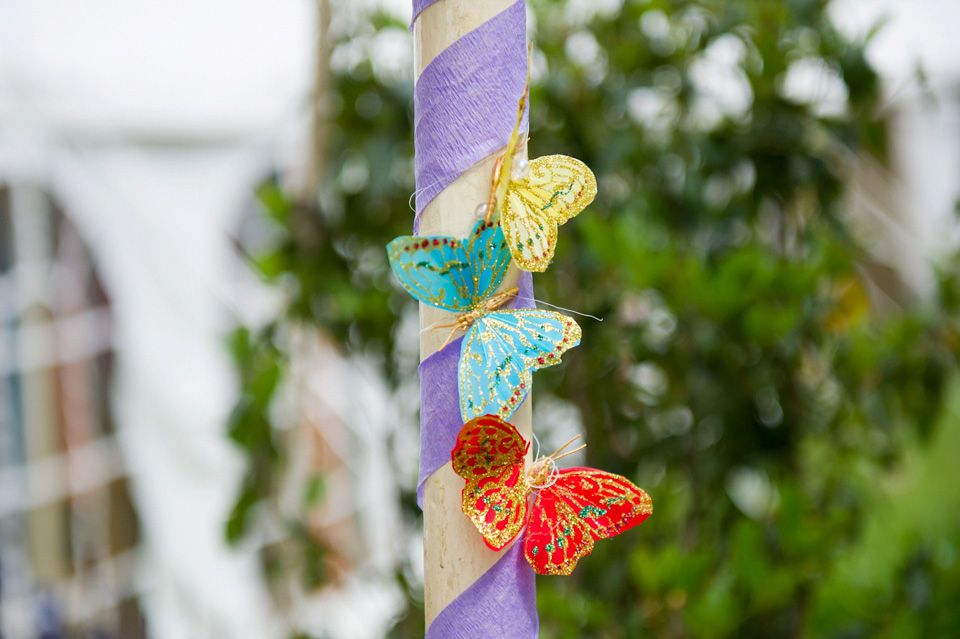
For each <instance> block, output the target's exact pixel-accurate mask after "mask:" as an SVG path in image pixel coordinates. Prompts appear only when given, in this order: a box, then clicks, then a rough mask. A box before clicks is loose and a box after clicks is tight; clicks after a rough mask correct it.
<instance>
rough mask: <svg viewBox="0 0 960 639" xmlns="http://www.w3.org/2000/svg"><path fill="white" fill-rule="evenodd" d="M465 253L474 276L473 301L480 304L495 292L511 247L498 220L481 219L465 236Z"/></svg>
mask: <svg viewBox="0 0 960 639" xmlns="http://www.w3.org/2000/svg"><path fill="white" fill-rule="evenodd" d="M467 242H468V243H467V257H468V260H469V264H470V272H471V274H472V276H473V278H474V280H473V281H472V282H471V287H472V288H473V305H476V304H479V303H480V302H482V301H483V300H485V299H487V298H488V297H490V296H491V295H493V294H494V292H496V290H497V287H498V286H500V282H502V281H503V276H504V275H506V273H507V268H509V266H510V249H508V248H507V241H506V239H504V237H503V229H501V228H500V224H499V223H498V221H497V220H493V221H491V222H484V221H483V220H480V221H479V222H477V224H476V226H474V227H473V231H471V233H470V237H469V238H468V240H467Z"/></svg>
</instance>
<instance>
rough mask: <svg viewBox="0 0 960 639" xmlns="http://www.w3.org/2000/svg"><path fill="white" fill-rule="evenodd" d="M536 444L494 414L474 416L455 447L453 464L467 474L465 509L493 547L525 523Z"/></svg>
mask: <svg viewBox="0 0 960 639" xmlns="http://www.w3.org/2000/svg"><path fill="white" fill-rule="evenodd" d="M529 446H530V444H529V443H528V442H525V441H524V440H523V438H522V437H521V436H520V433H518V432H517V429H516V428H514V427H513V426H511V425H510V424H507V423H506V422H504V421H502V420H500V419H499V418H497V417H494V416H493V415H483V416H481V417H477V418H474V419H471V420H470V421H469V422H467V423H466V424H464V425H463V428H462V429H460V434H459V435H457V443H456V445H455V446H454V448H453V451H452V453H451V457H452V459H453V470H454V471H455V472H456V473H457V474H458V475H460V476H461V477H463V478H464V479H465V480H466V482H467V483H466V485H465V486H464V487H463V493H462V495H461V499H462V507H463V512H464V514H465V515H466V516H467V517H469V518H470V521H472V522H473V525H474V526H476V527H477V530H479V531H480V534H481V535H483V540H484V541H485V542H486V544H487V546H488V547H489V548H491V549H492V550H500V549H501V548H503V547H504V546H506V545H507V544H508V543H509V542H510V540H511V539H513V538H514V537H516V535H517V533H518V532H519V531H520V529H521V528H522V527H523V522H524V519H525V517H526V512H527V491H528V488H527V482H526V480H525V479H524V475H523V460H524V456H525V455H526V454H527V449H528V448H529Z"/></svg>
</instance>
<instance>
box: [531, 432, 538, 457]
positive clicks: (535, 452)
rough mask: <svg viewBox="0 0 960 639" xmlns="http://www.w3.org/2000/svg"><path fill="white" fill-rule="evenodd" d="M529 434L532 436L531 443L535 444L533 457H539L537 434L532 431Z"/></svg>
mask: <svg viewBox="0 0 960 639" xmlns="http://www.w3.org/2000/svg"><path fill="white" fill-rule="evenodd" d="M530 436H531V437H533V443H534V444H535V445H536V449H535V450H534V451H533V458H534V459H539V458H540V440H539V439H538V438H537V434H536V433H534V432H532V431H531V432H530Z"/></svg>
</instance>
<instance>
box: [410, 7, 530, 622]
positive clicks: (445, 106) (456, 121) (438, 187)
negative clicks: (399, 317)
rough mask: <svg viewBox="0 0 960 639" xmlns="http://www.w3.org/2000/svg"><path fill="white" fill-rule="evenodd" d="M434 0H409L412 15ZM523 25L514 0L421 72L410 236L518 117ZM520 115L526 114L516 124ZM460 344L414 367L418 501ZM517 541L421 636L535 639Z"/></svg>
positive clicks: (436, 464) (523, 297) (525, 281)
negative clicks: (445, 191) (444, 193)
mask: <svg viewBox="0 0 960 639" xmlns="http://www.w3.org/2000/svg"><path fill="white" fill-rule="evenodd" d="M436 1H437V0H413V19H414V20H416V19H417V16H418V15H419V14H420V12H421V11H423V9H424V8H426V7H428V6H429V5H431V4H433V3H434V2H436ZM468 1H469V0H468ZM411 27H412V22H411ZM526 31H527V15H526V2H525V0H517V2H515V3H514V4H513V5H512V6H510V7H509V8H507V9H506V10H504V11H503V12H501V13H500V14H499V15H497V16H494V17H493V18H492V19H490V20H488V21H487V22H485V23H484V24H482V25H480V26H479V27H477V28H476V29H474V30H473V31H471V32H470V33H468V34H466V35H465V36H463V37H461V38H460V39H459V40H457V41H456V42H454V43H453V44H452V45H450V46H449V47H447V48H446V49H444V50H443V51H442V52H441V53H440V54H439V55H438V56H437V57H436V58H435V59H434V60H433V61H432V62H431V63H430V64H428V65H427V67H426V68H425V69H424V70H423V73H422V74H421V75H420V78H419V80H418V81H417V85H416V87H415V88H414V110H415V111H414V113H415V116H414V117H415V120H414V141H415V144H416V150H417V151H416V153H417V154H416V158H415V168H416V176H417V206H416V210H417V215H416V217H415V218H414V221H413V230H414V233H416V232H417V230H418V228H419V221H420V213H421V212H422V211H423V208H424V207H425V206H426V205H427V204H428V203H429V202H430V201H431V200H433V198H434V197H436V196H437V194H438V193H440V191H442V190H443V189H444V188H446V187H447V186H448V185H449V184H450V183H451V182H453V180H455V179H456V178H457V177H459V176H460V175H461V174H462V173H463V172H464V171H466V170H467V169H469V168H470V167H472V166H473V165H474V164H476V163H477V162H479V161H480V160H482V159H483V158H485V157H486V156H488V155H490V154H491V153H494V152H495V151H497V150H499V149H500V148H502V147H504V146H505V145H506V144H507V141H508V139H509V137H510V133H511V131H512V130H513V126H514V124H515V122H516V117H517V116H516V110H515V108H514V107H515V105H516V104H517V100H518V99H519V97H520V92H521V91H523V87H524V84H525V82H526V70H527V67H526V64H527V58H526V52H527V46H526V42H527V34H526ZM528 110H529V109H528ZM527 121H528V114H527V113H524V115H523V119H522V121H521V128H522V129H523V130H526V129H527ZM517 285H518V287H519V289H520V290H519V292H518V293H517V297H516V299H515V300H514V302H513V307H514V308H533V307H534V302H533V277H532V275H531V274H530V273H521V275H520V278H519V281H518V282H517ZM461 342H462V338H461V339H460V340H457V342H454V343H451V344H449V345H448V346H447V347H446V348H444V349H441V350H440V351H439V352H437V353H434V354H433V355H431V356H430V357H428V358H427V359H425V360H424V361H423V362H422V363H421V364H420V368H419V373H420V388H421V393H420V395H421V398H420V404H421V406H420V476H419V478H418V482H417V503H418V504H419V505H420V506H421V508H422V507H423V487H424V482H426V480H427V478H428V477H429V476H430V475H432V474H433V473H434V472H435V471H436V470H437V469H438V468H440V467H441V466H443V465H444V464H446V463H447V462H448V461H450V451H451V450H453V446H454V444H455V443H456V438H457V434H458V433H459V432H460V429H461V428H462V427H463V423H462V421H461V418H460V401H459V395H458V392H459V391H458V388H457V368H458V364H459V360H460V343H461ZM424 389H426V391H427V392H424ZM522 546H523V536H522V535H521V536H520V538H519V539H518V540H517V542H515V543H514V544H513V546H512V547H510V548H509V549H508V550H507V551H506V552H505V553H504V555H503V556H502V557H501V558H500V559H499V560H498V561H497V563H495V564H494V565H493V566H492V567H491V568H490V570H488V571H487V572H485V573H484V574H483V575H481V576H480V578H479V579H478V580H477V581H476V582H474V583H473V584H471V585H470V587H469V588H467V589H466V590H465V591H464V592H463V593H461V594H460V595H459V596H458V597H457V598H456V599H454V600H453V601H452V602H450V604H449V605H447V607H445V608H444V609H443V610H441V611H440V614H438V615H437V617H436V618H435V619H434V620H433V622H432V623H431V624H430V627H429V628H428V629H427V633H426V639H474V638H476V637H502V638H503V639H531V638H535V637H536V636H537V632H538V629H539V622H538V620H537V606H536V599H537V598H536V581H535V576H534V572H533V569H532V568H531V567H530V565H529V564H528V563H527V562H526V560H525V558H524V556H523V547H522Z"/></svg>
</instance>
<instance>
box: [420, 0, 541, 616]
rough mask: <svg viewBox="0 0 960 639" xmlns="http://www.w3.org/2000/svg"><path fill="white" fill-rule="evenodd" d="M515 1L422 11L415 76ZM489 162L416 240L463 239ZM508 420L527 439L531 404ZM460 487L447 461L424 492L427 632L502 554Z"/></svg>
mask: <svg viewBox="0 0 960 639" xmlns="http://www.w3.org/2000/svg"><path fill="white" fill-rule="evenodd" d="M514 2H515V0H441V1H440V2H437V3H435V4H433V5H430V6H429V7H427V8H426V9H425V10H424V11H423V12H422V13H421V14H420V16H419V18H418V19H417V21H416V23H415V24H414V28H413V40H414V66H415V71H416V76H417V77H418V78H419V77H420V74H421V73H422V72H423V70H424V68H425V67H426V66H427V65H428V64H429V63H430V62H431V61H432V60H433V59H434V58H435V57H436V56H437V55H438V54H439V53H440V52H441V51H443V50H444V49H445V48H446V47H448V46H449V45H450V44H452V43H453V42H455V41H456V40H457V39H459V38H460V37H461V36H463V35H464V34H466V33H467V32H469V31H471V30H472V29H475V28H476V27H478V26H480V25H481V24H483V23H484V22H486V21H487V20H489V19H490V18H492V17H494V16H495V15H497V14H498V13H500V12H501V11H503V10H504V9H506V8H507V7H509V6H510V5H512V4H513V3H514ZM493 90H496V88H495V87H494V88H493ZM504 99H505V100H510V101H511V102H516V100H518V99H519V96H515V95H510V96H506V95H505V96H504ZM494 161H495V157H493V156H491V157H489V158H486V159H484V160H483V161H481V162H480V163H479V164H477V165H475V166H474V167H473V168H471V169H470V170H468V171H467V172H466V173H464V174H463V175H461V176H460V177H459V178H457V179H456V180H454V181H453V183H451V184H450V186H448V187H447V188H446V189H444V190H443V191H441V192H440V193H439V194H438V195H437V196H436V198H434V199H433V200H432V201H431V202H430V203H429V204H428V205H427V206H426V207H425V208H424V210H423V211H422V213H421V215H420V234H421V235H448V236H452V237H466V236H467V235H468V233H469V231H470V229H471V228H472V227H473V225H474V223H475V222H476V221H477V217H476V214H475V210H476V206H477V205H479V204H482V203H484V202H486V200H487V195H488V194H489V190H490V175H491V171H492V169H493V163H494ZM518 275H519V271H518V270H517V269H516V267H515V266H513V267H511V269H510V271H509V272H508V273H507V276H506V277H505V278H504V282H503V284H502V285H501V287H500V290H504V289H506V288H510V287H511V286H515V285H516V282H517V277H518ZM452 320H453V315H452V314H451V313H447V312H446V311H442V310H439V309H436V308H433V307H430V306H426V305H424V304H421V305H420V326H421V328H423V327H427V326H430V325H433V324H435V323H447V322H450V321H452ZM446 333H447V331H432V330H428V331H426V332H424V333H422V334H421V338H420V358H421V360H422V359H425V358H427V357H429V356H430V355H431V354H433V353H434V352H435V351H436V350H437V349H438V348H439V347H440V345H441V344H442V343H443V340H444V338H445V337H446ZM453 383H455V381H454V382H453ZM511 422H512V423H513V424H514V425H515V426H516V427H517V429H518V430H519V431H520V434H521V435H523V436H524V437H525V438H527V439H528V440H529V439H530V433H531V428H532V419H531V409H530V402H529V401H525V402H524V403H523V405H521V406H520V408H519V409H518V410H517V412H516V413H515V414H514V416H513V418H512V419H511ZM462 489H463V480H462V479H461V478H460V477H458V476H457V475H456V473H454V472H453V468H452V467H451V464H450V463H449V462H448V463H447V464H445V465H444V466H443V467H442V468H440V469H439V470H438V471H437V472H436V473H434V474H433V475H432V476H431V477H430V479H428V480H427V482H426V485H425V486H424V500H423V529H424V533H423V534H424V540H423V553H424V587H425V593H424V594H425V601H424V609H425V614H426V622H427V625H428V626H429V625H430V622H432V621H433V619H434V618H435V617H436V616H437V614H438V613H439V612H440V611H441V610H443V609H444V608H445V607H446V606H447V605H448V604H449V603H450V602H451V601H453V599H455V598H456V597H457V595H459V594H460V593H462V592H463V591H464V590H465V589H466V588H467V587H468V586H469V585H470V584H472V583H473V582H474V581H476V580H477V579H478V578H479V577H480V576H481V575H482V574H483V573H485V572H486V571H487V570H488V569H489V568H490V567H491V566H492V565H493V564H494V563H495V562H496V561H497V559H499V558H500V556H501V553H495V552H493V551H491V550H489V549H488V548H487V547H486V546H485V545H484V543H483V538H482V537H481V536H480V534H479V533H477V530H476V528H474V526H473V524H472V523H471V522H470V520H468V519H467V518H466V517H465V516H464V514H463V511H462V510H461V507H460V492H461V490H462Z"/></svg>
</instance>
